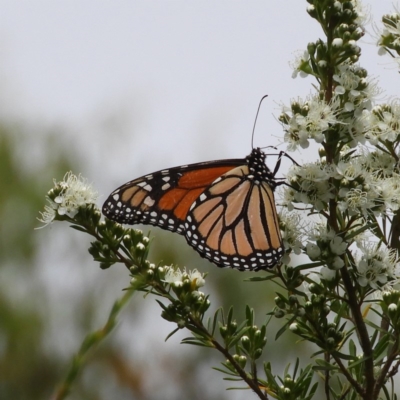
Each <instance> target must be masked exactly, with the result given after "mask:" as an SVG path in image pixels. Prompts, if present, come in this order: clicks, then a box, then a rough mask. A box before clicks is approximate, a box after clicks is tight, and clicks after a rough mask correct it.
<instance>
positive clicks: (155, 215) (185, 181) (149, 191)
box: [103, 159, 243, 234]
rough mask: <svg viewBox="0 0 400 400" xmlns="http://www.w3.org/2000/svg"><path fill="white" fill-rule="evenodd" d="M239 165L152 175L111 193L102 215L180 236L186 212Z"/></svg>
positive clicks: (190, 167) (224, 163) (200, 166)
mask: <svg viewBox="0 0 400 400" xmlns="http://www.w3.org/2000/svg"><path fill="white" fill-rule="evenodd" d="M240 163H243V160H240V159H239V160H237V159H231V160H221V161H211V162H205V163H198V164H191V165H187V166H181V167H175V168H170V169H166V170H161V171H157V172H154V173H152V174H149V175H145V176H143V177H141V178H138V179H135V180H133V181H130V182H128V183H125V184H124V185H122V186H120V187H119V188H118V189H116V190H114V192H112V193H111V194H110V196H109V197H108V199H107V200H106V201H105V203H104V205H103V214H104V215H105V216H106V217H108V218H110V219H112V220H114V221H117V222H120V223H123V224H130V225H133V224H140V223H142V224H150V225H155V226H159V227H160V228H163V229H167V230H170V231H172V232H177V233H180V234H184V230H185V229H184V221H185V219H186V216H187V213H188V211H189V208H190V207H191V205H192V204H193V202H194V201H195V200H196V199H197V198H198V197H199V196H200V195H201V193H202V192H203V191H204V190H205V189H206V188H207V187H208V186H209V185H210V184H211V183H212V182H213V181H214V180H215V179H217V178H218V177H219V176H221V175H222V174H224V173H225V172H227V171H229V170H230V169H232V168H234V167H235V166H236V165H238V164H240Z"/></svg>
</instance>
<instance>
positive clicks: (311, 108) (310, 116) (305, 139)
mask: <svg viewBox="0 0 400 400" xmlns="http://www.w3.org/2000/svg"><path fill="white" fill-rule="evenodd" d="M336 106H337V104H336V103H332V104H327V103H326V102H325V101H324V100H321V99H319V97H318V96H313V97H310V98H308V99H307V100H306V101H304V102H303V101H302V100H300V99H299V100H298V101H296V102H293V103H292V105H291V107H286V106H283V107H282V114H281V116H280V118H279V119H280V120H281V121H282V122H283V123H284V124H285V125H286V127H285V131H286V132H285V136H284V140H285V142H286V143H288V147H287V149H288V151H294V150H296V149H297V147H298V146H300V147H301V148H303V149H305V148H307V147H308V146H309V144H310V143H309V139H313V140H315V141H316V142H317V143H321V142H322V141H323V140H324V138H325V136H324V132H325V131H326V130H327V129H329V127H330V126H333V125H335V124H336V123H338V121H337V118H336Z"/></svg>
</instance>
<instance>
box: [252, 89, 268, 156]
mask: <svg viewBox="0 0 400 400" xmlns="http://www.w3.org/2000/svg"><path fill="white" fill-rule="evenodd" d="M266 97H268V95H267V94H266V95H265V96H263V97H261V100H260V104H259V105H258V109H257V114H256V118H255V120H254V126H253V133H252V134H251V148H252V149H253V148H254V131H255V130H256V124H257V118H258V113H259V112H260V108H261V103H262V102H263V100H264V99H265V98H266Z"/></svg>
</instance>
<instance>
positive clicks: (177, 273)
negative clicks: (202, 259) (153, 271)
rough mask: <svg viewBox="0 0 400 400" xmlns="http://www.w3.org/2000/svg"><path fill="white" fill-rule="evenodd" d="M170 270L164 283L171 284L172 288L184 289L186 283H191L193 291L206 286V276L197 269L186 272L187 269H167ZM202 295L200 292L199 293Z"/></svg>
mask: <svg viewBox="0 0 400 400" xmlns="http://www.w3.org/2000/svg"><path fill="white" fill-rule="evenodd" d="M166 268H168V269H167V271H166V273H165V277H164V279H163V281H164V282H166V283H169V284H170V285H171V286H174V287H176V288H179V287H182V286H183V284H184V282H188V283H190V287H191V288H192V289H196V290H197V289H198V288H200V287H202V286H204V285H205V280H204V274H202V273H201V272H199V271H198V270H197V269H193V270H191V271H186V268H184V269H183V270H180V269H179V268H174V267H166ZM199 293H200V292H199Z"/></svg>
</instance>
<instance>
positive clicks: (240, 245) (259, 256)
mask: <svg viewBox="0 0 400 400" xmlns="http://www.w3.org/2000/svg"><path fill="white" fill-rule="evenodd" d="M265 157H266V156H265V154H264V153H263V152H262V151H261V150H260V149H258V148H255V149H253V150H252V152H251V154H250V155H248V156H247V157H246V158H245V159H229V160H219V161H210V162H205V163H198V164H191V165H186V166H180V167H176V168H171V169H166V170H161V171H157V172H154V173H153V174H150V175H145V176H144V177H141V178H138V179H135V180H133V181H130V182H128V183H126V184H125V185H122V186H121V187H119V188H118V189H116V190H115V191H114V192H112V193H111V195H110V196H109V198H108V199H107V200H106V202H105V203H104V205H103V213H104V215H105V216H106V217H108V218H110V219H112V220H115V221H117V222H120V223H125V224H138V223H142V224H150V225H155V226H159V227H161V228H163V229H167V230H170V231H172V232H177V233H179V234H181V235H184V236H185V237H186V240H187V242H188V244H189V245H190V246H192V247H193V248H194V249H195V250H196V251H197V252H198V253H199V254H200V255H201V256H202V257H205V258H207V259H209V260H210V261H211V262H213V263H214V264H216V265H217V266H219V267H232V268H237V269H239V270H253V271H257V270H260V269H266V268H271V267H273V266H274V265H276V264H277V263H279V261H280V259H281V258H282V256H283V253H284V250H283V244H282V238H281V234H280V230H279V225H278V217H277V212H276V207H275V200H274V194H273V192H274V189H275V187H276V186H277V183H276V181H275V179H274V173H273V172H271V171H270V170H269V169H268V167H267V166H266V164H265Z"/></svg>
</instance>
